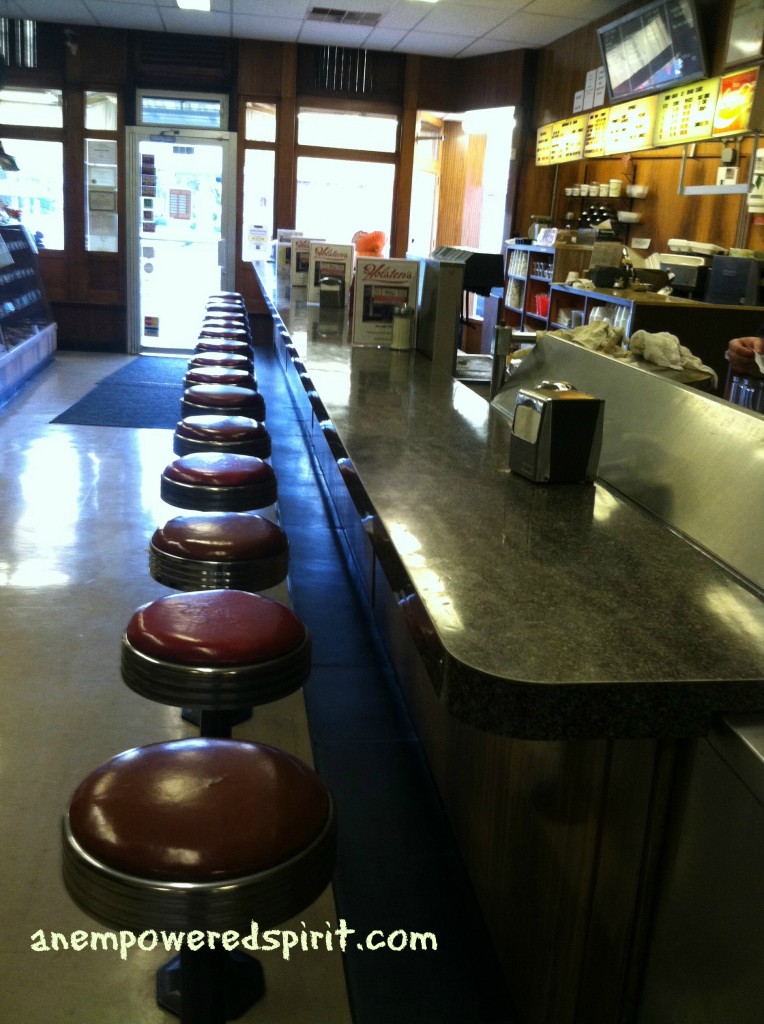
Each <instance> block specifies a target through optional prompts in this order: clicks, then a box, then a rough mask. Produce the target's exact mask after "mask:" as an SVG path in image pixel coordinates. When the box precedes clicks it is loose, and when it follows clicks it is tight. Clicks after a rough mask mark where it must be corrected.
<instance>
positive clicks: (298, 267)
mask: <svg viewBox="0 0 764 1024" xmlns="http://www.w3.org/2000/svg"><path fill="white" fill-rule="evenodd" d="M322 241H323V239H322V238H309V237H306V236H304V235H302V236H300V237H299V238H296V237H295V238H293V239H292V263H291V270H290V274H291V277H290V284H293V285H305V286H307V284H308V267H309V264H310V243H311V242H322Z"/></svg>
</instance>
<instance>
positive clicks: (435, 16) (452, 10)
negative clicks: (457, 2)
mask: <svg viewBox="0 0 764 1024" xmlns="http://www.w3.org/2000/svg"><path fill="white" fill-rule="evenodd" d="M506 17H507V15H506V14H505V13H504V12H503V11H500V10H499V8H497V7H493V8H491V7H461V6H459V7H443V8H441V7H440V5H439V4H438V5H437V6H435V7H433V8H432V10H431V11H430V13H429V14H427V15H426V17H425V18H424V20H423V21H422V22H421V23H420V24H419V25H418V26H417V27H418V29H421V30H422V31H425V32H444V33H447V34H451V35H459V36H461V35H464V36H470V37H471V38H472V39H474V38H475V37H476V36H479V35H482V34H483V33H484V32H489V31H490V30H491V29H492V28H496V27H497V26H498V25H500V24H501V23H502V22H503V21H505V20H506Z"/></svg>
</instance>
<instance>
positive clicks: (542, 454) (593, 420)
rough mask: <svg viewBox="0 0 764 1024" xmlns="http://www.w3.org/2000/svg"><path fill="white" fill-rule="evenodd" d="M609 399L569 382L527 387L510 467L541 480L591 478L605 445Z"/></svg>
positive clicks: (519, 401)
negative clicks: (603, 427)
mask: <svg viewBox="0 0 764 1024" xmlns="http://www.w3.org/2000/svg"><path fill="white" fill-rule="evenodd" d="M604 417H605V403H604V401H603V400H602V399H600V398H595V397H594V396H593V395H587V394H585V393H584V392H583V391H578V390H576V388H574V387H573V385H572V384H568V383H566V382H563V381H557V382H550V381H542V383H541V384H539V385H538V386H537V387H535V388H521V389H520V391H518V393H517V397H516V399H515V411H514V417H513V420H512V431H511V433H510V437H509V468H510V469H511V470H512V472H513V473H518V474H519V475H520V476H524V477H527V479H528V480H533V481H534V482H535V483H572V482H580V481H586V482H591V481H592V480H594V478H595V476H596V475H597V467H598V465H599V458H600V451H601V449H602V426H603V421H604Z"/></svg>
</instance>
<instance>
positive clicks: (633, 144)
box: [605, 96, 658, 156]
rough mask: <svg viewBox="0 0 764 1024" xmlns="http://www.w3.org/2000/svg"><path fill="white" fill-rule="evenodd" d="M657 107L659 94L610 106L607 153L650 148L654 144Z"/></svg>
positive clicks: (606, 143) (608, 154)
mask: <svg viewBox="0 0 764 1024" xmlns="http://www.w3.org/2000/svg"><path fill="white" fill-rule="evenodd" d="M657 109H658V97H657V96H642V97H640V99H638V100H630V101H629V102H628V103H619V104H618V105H617V106H615V107H610V117H609V118H608V123H607V129H606V131H605V155H607V156H611V155H612V154H614V153H632V152H634V151H635V150H639V149H650V147H651V146H652V145H653V133H654V131H655V116H656V111H657Z"/></svg>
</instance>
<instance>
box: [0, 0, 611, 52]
mask: <svg viewBox="0 0 764 1024" xmlns="http://www.w3.org/2000/svg"><path fill="white" fill-rule="evenodd" d="M623 3H624V0H438V2H437V3H428V2H424V0H328V2H327V0H323V2H314V0H211V5H212V10H211V11H210V12H209V13H202V12H198V11H182V10H179V9H178V7H177V5H176V3H175V0H0V15H5V16H7V17H10V18H31V19H32V20H33V21H52V22H62V23H64V24H67V25H71V26H73V27H74V26H77V25H92V26H100V27H103V28H125V29H136V30H141V31H150V32H173V33H176V32H181V33H191V34H193V35H213V36H229V37H233V38H238V39H249V38H253V39H273V40H276V41H280V42H294V43H307V44H314V45H331V46H347V47H362V48H366V49H373V50H390V51H394V52H398V53H420V54H430V55H433V56H439V57H474V56H479V55H481V54H488V53H499V52H502V51H505V50H515V49H521V48H524V47H529V48H532V49H533V48H537V47H541V46H545V45H546V44H547V43H550V42H552V41H553V40H555V39H558V38H560V36H564V35H567V34H568V33H569V32H572V31H573V30H574V29H577V28H580V27H581V26H582V25H586V24H588V23H589V22H591V21H594V20H595V19H599V18H603V17H605V16H607V15H610V14H611V13H612V12H613V11H615V10H617V9H618V8H619V7H622V6H623ZM316 7H320V8H323V9H324V10H326V9H327V8H328V9H330V10H334V11H346V12H349V13H350V15H353V16H357V15H380V17H379V20H378V21H377V24H376V25H374V24H356V23H353V22H358V21H362V22H373V21H374V20H376V19H373V18H368V17H366V18H359V17H348V18H345V19H342V20H338V19H337V17H336V16H335V17H334V18H332V19H330V20H322V19H316V18H311V17H309V15H310V11H311V9H312V8H316Z"/></svg>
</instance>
